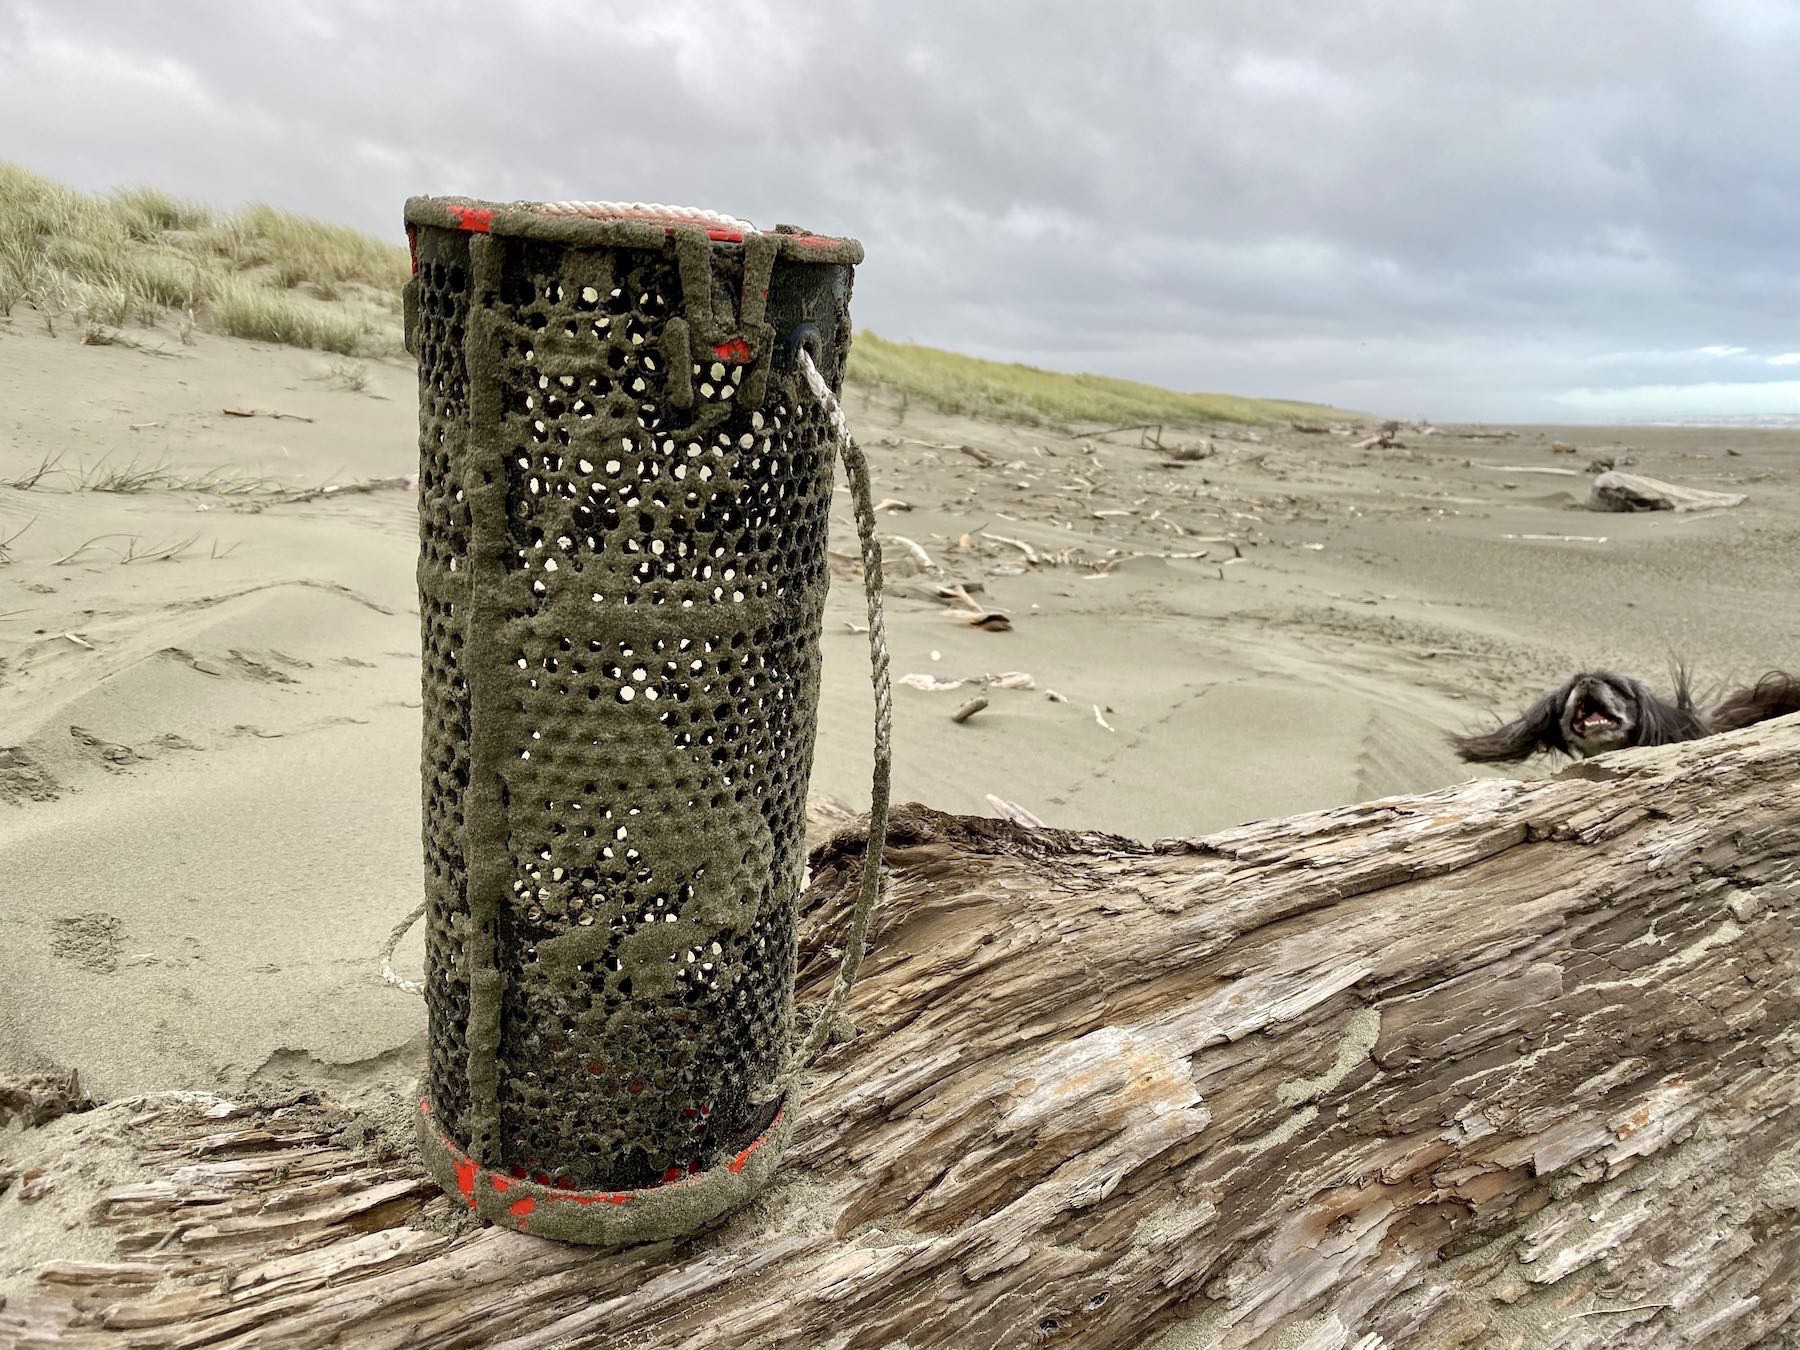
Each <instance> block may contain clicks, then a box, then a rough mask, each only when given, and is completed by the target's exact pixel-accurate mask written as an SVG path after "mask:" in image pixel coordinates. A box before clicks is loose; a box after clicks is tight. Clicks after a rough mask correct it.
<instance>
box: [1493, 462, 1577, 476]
mask: <svg viewBox="0 0 1800 1350" xmlns="http://www.w3.org/2000/svg"><path fill="white" fill-rule="evenodd" d="M1475 467H1476V468H1477V469H1481V470H1484V471H1485V472H1487V473H1535V474H1541V475H1543V476H1544V477H1547V478H1579V477H1581V470H1580V469H1555V468H1551V467H1549V466H1548V465H1544V464H1477V465H1476V466H1475Z"/></svg>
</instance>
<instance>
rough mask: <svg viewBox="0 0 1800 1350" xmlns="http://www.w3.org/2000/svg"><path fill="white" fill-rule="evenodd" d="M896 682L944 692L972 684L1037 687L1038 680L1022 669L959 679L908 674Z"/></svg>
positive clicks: (1012, 687)
mask: <svg viewBox="0 0 1800 1350" xmlns="http://www.w3.org/2000/svg"><path fill="white" fill-rule="evenodd" d="M895 683H896V684H900V685H904V686H906V688H908V689H917V690H920V691H921V692H923V693H927V694H944V693H948V692H949V691H950V690H952V689H962V688H965V687H966V686H968V685H971V684H973V685H978V686H980V687H981V688H982V689H1036V688H1037V681H1036V680H1035V679H1033V678H1032V677H1031V676H1030V675H1028V674H1027V673H1026V672H1025V671H1022V670H1009V671H1007V672H1006V673H1005V674H1002V675H965V676H963V677H962V678H961V679H958V680H952V679H946V678H944V677H943V676H941V675H921V674H908V675H902V676H900V678H899V679H897V680H896V681H895Z"/></svg>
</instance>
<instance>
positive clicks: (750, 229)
mask: <svg viewBox="0 0 1800 1350" xmlns="http://www.w3.org/2000/svg"><path fill="white" fill-rule="evenodd" d="M531 205H532V206H533V207H535V208H536V209H537V210H539V211H542V212H543V213H544V214H545V215H547V216H592V217H593V218H594V219H596V220H674V221H679V222H681V223H682V224H684V225H713V226H716V227H718V228H719V229H723V230H741V231H743V232H744V233H746V234H753V233H755V231H756V226H754V225H752V224H751V223H750V222H749V221H747V220H739V219H738V218H737V217H736V216H728V215H726V214H725V213H724V212H722V211H702V210H701V209H700V208H699V207H697V206H664V205H662V204H661V203H660V202H533V203H531Z"/></svg>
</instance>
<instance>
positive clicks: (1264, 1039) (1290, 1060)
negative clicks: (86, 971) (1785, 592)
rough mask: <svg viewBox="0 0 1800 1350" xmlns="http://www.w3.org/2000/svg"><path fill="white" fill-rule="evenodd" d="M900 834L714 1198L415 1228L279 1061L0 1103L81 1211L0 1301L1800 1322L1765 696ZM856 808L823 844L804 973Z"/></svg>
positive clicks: (1787, 755) (101, 1330)
mask: <svg viewBox="0 0 1800 1350" xmlns="http://www.w3.org/2000/svg"><path fill="white" fill-rule="evenodd" d="M890 847H891V853H892V860H893V866H894V880H893V890H892V897H891V900H890V902H889V904H888V906H887V909H886V911H885V913H884V914H883V916H882V918H881V919H880V921H879V925H878V929H877V934H876V942H875V946H874V948H873V951H872V954H871V957H870V959H869V963H868V965H867V966H866V967H865V975H864V979H863V982H862V984H861V985H860V986H859V988H858V990H857V993H856V995H855V997H854V999H853V1002H852V1015H853V1017H854V1020H855V1022H856V1024H857V1027H858V1030H859V1034H858V1035H857V1037H856V1038H855V1039H854V1040H853V1041H851V1042H850V1043H848V1044H845V1045H842V1046H840V1047H838V1048H836V1049H835V1050H833V1051H831V1052H830V1053H829V1054H828V1055H827V1056H826V1057H825V1058H824V1059H823V1060H822V1062H821V1064H820V1066H819V1069H818V1072H817V1073H816V1074H815V1075H813V1080H812V1086H811V1088H810V1091H809V1095H808V1097H807V1098H806V1099H805V1100H804V1101H803V1102H802V1104H801V1108H800V1126H799V1130H798V1133H797V1135H796V1137H795V1141H794V1144H793V1146H792V1148H791V1151H790V1154H789V1156H788V1158H787V1160H786V1161H784V1163H783V1170H782V1173H781V1176H780V1177H779V1178H778V1180H777V1182H776V1183H775V1184H774V1186H773V1187H772V1189H771V1192H770V1193H769V1195H768V1196H767V1197H765V1198H764V1199H763V1200H762V1201H760V1202H758V1204H757V1205H756V1206H755V1207H754V1208H753V1209H751V1210H750V1211H748V1212H746V1213H745V1214H742V1215H740V1216H738V1217H736V1218H735V1219H733V1220H731V1221H730V1222H729V1223H727V1224H726V1225H724V1226H723V1227H721V1228H719V1229H718V1230H716V1231H714V1232H712V1233H709V1234H705V1235H702V1236H700V1237H697V1238H694V1239H690V1240H687V1241H684V1242H681V1243H675V1244H659V1245H655V1246H648V1247H640V1248H634V1249H630V1250H627V1251H622V1252H616V1253H610V1254H608V1253H596V1252H593V1251H589V1250H582V1249H575V1248H569V1247H562V1246H556V1245H553V1244H550V1243H547V1242H544V1241H541V1240H539V1239H535V1238H531V1237H526V1236H522V1235H519V1234H515V1233H510V1232H499V1231H479V1232H462V1233H457V1232H455V1231H454V1224H451V1225H449V1230H448V1231H447V1230H446V1224H445V1220H446V1219H447V1218H449V1217H451V1210H452V1207H451V1206H450V1204H449V1202H448V1201H447V1200H445V1199H444V1198H442V1197H440V1196H437V1195H436V1194H435V1193H434V1191H433V1190H432V1188H431V1187H430V1186H429V1185H428V1184H426V1183H425V1182H424V1181H423V1179H422V1178H421V1176H420V1175H419V1173H418V1172H417V1171H416V1169H414V1168H413V1167H412V1166H411V1164H410V1162H409V1161H408V1160H407V1159H406V1158H405V1157H404V1156H403V1155H402V1156H399V1157H394V1156H391V1155H390V1156H388V1157H386V1158H383V1157H382V1156H381V1155H380V1154H379V1153H378V1152H376V1151H373V1150H372V1149H371V1148H369V1147H368V1146H366V1145H358V1144H356V1143H353V1142H352V1141H351V1139H350V1138H348V1137H346V1136H345V1135H344V1133H343V1130H342V1125H343V1122H342V1121H341V1120H339V1119H337V1118H336V1117H334V1116H333V1115H332V1114H331V1112H329V1111H326V1110H323V1109H321V1108H320V1107H318V1106H316V1105H312V1104H305V1103H302V1104H296V1105H293V1106H289V1107H286V1108H281V1109H271V1108H269V1107H267V1106H248V1105H220V1104H211V1105H210V1107H209V1104H208V1103H207V1102H206V1101H204V1100H195V1099H187V1100H180V1099H174V1098H158V1099H149V1100H139V1101H137V1102H135V1103H124V1104H118V1103H116V1104H113V1105H111V1106H108V1107H104V1108H102V1109H100V1110H98V1111H93V1112H88V1113H86V1114H85V1115H81V1116H77V1117H71V1118H69V1119H67V1120H64V1121H60V1122H57V1123H56V1124H54V1125H51V1126H48V1127H46V1128H45V1129H44V1130H41V1131H33V1132H28V1133H26V1134H24V1135H22V1136H15V1138H14V1139H13V1140H12V1146H13V1149H14V1152H16V1153H18V1152H20V1151H21V1149H22V1148H23V1146H24V1145H25V1144H27V1143H29V1141H30V1140H31V1139H32V1138H33V1137H34V1136H36V1137H39V1138H41V1139H43V1140H44V1141H46V1143H54V1144H55V1146H56V1147H57V1148H59V1149H61V1150H62V1152H61V1154H60V1156H59V1157H56V1158H53V1159H51V1160H50V1161H49V1162H48V1163H47V1164H45V1166H46V1167H47V1169H48V1170H47V1172H46V1173H45V1174H44V1176H45V1177H47V1178H48V1180H49V1182H50V1189H49V1190H48V1192H47V1193H41V1194H40V1198H38V1199H37V1200H35V1201H34V1202H32V1203H34V1204H35V1205H36V1206H38V1207H40V1210H41V1209H42V1207H49V1206H55V1205H58V1204H72V1203H74V1202H76V1201H77V1200H79V1199H81V1198H82V1197H87V1196H91V1197H94V1199H93V1200H92V1202H91V1203H92V1206H93V1214H94V1220H95V1222H96V1224H97V1225H98V1227H99V1230H100V1231H101V1232H103V1233H104V1234H106V1235H107V1238H108V1243H109V1247H110V1250H109V1252H108V1253H107V1254H106V1255H105V1257H104V1259H101V1258H94V1259H85V1258H84V1259H81V1260H68V1259H64V1260H60V1261H57V1262H55V1263H53V1264H50V1265H46V1266H44V1267H43V1268H42V1269H41V1270H39V1271H38V1272H37V1275H36V1278H35V1281H34V1282H33V1283H32V1284H31V1286H30V1287H29V1288H28V1289H27V1290H25V1291H24V1292H22V1293H20V1294H17V1295H16V1296H15V1297H14V1298H13V1299H12V1300H11V1302H10V1304H9V1305H8V1306H7V1307H6V1308H5V1309H4V1310H0V1344H6V1345H17V1346H34V1347H35V1346H50V1345H56V1346H65V1347H76V1348H77V1350H79V1348H80V1347H87V1346H115V1345H130V1346H144V1347H175V1346H181V1347H193V1346H203V1345H205V1346H215V1345H217V1346H252V1345H254V1346H282V1347H290V1346H291V1347H312V1346H324V1345H346V1346H356V1347H359V1350H360V1348H363V1347H368V1348H370V1350H374V1348H377V1347H399V1346H420V1345H432V1346H490V1345H491V1346H508V1347H549V1346H604V1345H610V1344H620V1345H630V1346H645V1347H647V1346H694V1345H715V1344H717V1345H746V1346H795V1347H808V1348H809V1350H810V1348H811V1347H819V1346H827V1347H843V1348H848V1347H888V1346H900V1345H906V1346H911V1347H924V1346H956V1347H975V1346H990V1345H1001V1346H1016V1345H1017V1346H1023V1345H1055V1344H1064V1345H1071V1346H1113V1345H1117V1346H1137V1345H1145V1344H1149V1345H1153V1346H1161V1347H1165V1348H1166V1350H1175V1348H1177V1347H1180V1348H1182V1350H1186V1348H1188V1347H1199V1346H1208V1345H1214V1344H1218V1345H1226V1346H1274V1345H1277V1344H1280V1345H1284V1346H1292V1345H1304V1346H1306V1347H1308V1348H1309V1350H1336V1348H1337V1347H1357V1348H1358V1350H1373V1348H1374V1347H1379V1346H1482V1347H1487V1346H1520V1347H1524V1346H1533V1347H1536V1346H1555V1347H1596V1348H1597V1347H1664V1346H1680V1345H1701V1346H1723V1347H1737V1346H1752V1345H1755V1346H1795V1345H1800V951H1797V948H1796V918H1797V916H1800V719H1793V718H1790V719H1787V721H1785V722H1781V723H1770V724H1765V725H1763V726H1759V727H1755V728H1752V729H1750V730H1748V731H1745V732H1739V733H1735V734H1733V735H1731V736H1726V737H1716V738H1713V739H1710V740H1705V741H1699V742H1694V743H1691V744H1688V745H1683V746H1675V747H1670V748H1667V749H1663V750H1654V751H1638V752H1630V753H1627V754H1625V755H1619V756H1611V757H1607V758H1604V759H1601V760H1595V761H1588V762H1586V763H1584V764H1582V765H1579V766H1577V767H1576V768H1575V769H1573V770H1571V771H1570V773H1569V774H1567V775H1565V776H1563V777H1561V778H1557V779H1550V780H1544V781H1539V782H1534V783H1529V784H1522V783H1516V782H1511V781H1506V780H1483V781H1480V782H1475V783H1470V784H1468V785H1466V786H1463V787H1459V788H1455V789H1451V790H1447V791H1443V792H1438V793H1433V794H1429V795H1426V796H1421V797H1412V798H1395V799H1391V800H1386V801H1379V802H1372V803H1367V804H1364V805H1360V806H1353V807H1349V808H1345V809H1343V810H1337V811H1329V812H1323V813H1319V814H1315V815H1309V816H1302V817H1296V818H1292V819H1287V820H1276V821H1264V822H1260V823H1257V824H1253V825H1248V826H1245V827H1242V828H1240V829H1236V830H1231V831H1227V832H1225V833H1223V834H1218V835H1213V836H1211V837H1209V838H1206V839H1203V840H1195V841H1182V840H1175V841H1164V842H1161V843H1158V844H1155V845H1146V844H1139V843H1134V842H1132V841H1130V840H1126V839H1121V838H1118V837H1115V836H1111V835H1102V834H1089V833H1071V832H1062V831H1031V830H1026V829H1023V828H1020V827H1018V826H1015V825H1012V824H1009V823H1005V822H999V821H987V820H975V819H969V818H956V817H950V816H945V815H941V814H939V813H936V812H932V811H928V810H925V809H923V808H910V809H907V810H905V811H902V812H900V813H898V815H897V817H896V820H895V822H894V828H893V830H892V832H891V837H890ZM861 848H862V843H861V840H860V839H859V838H857V836H856V835H855V834H854V833H847V834H841V835H839V836H838V837H836V838H835V839H833V840H832V841H830V842H828V843H827V844H825V845H824V846H822V847H821V848H820V849H819V850H818V851H817V852H816V853H815V855H814V872H815V876H814V882H813V885H812V887H811V889H810V890H809V891H808V893H807V897H806V904H807V906H808V921H809V927H808V937H807V951H808V953H809V955H808V958H807V960H806V961H805V964H804V971H803V981H804V984H805V986H806V989H807V990H808V991H810V993H811V994H812V995H814V996H817V995H819V994H821V993H822V992H823V990H824V988H825V987H826V985H827V983H828V981H829V975H830V970H831V967H832V965H833V963H834V961H835V953H834V952H833V950H832V949H831V946H830V937H831V934H832V933H833V932H834V931H841V928H842V925H843V922H844V920H845V919H846V917H847V913H848V905H849V903H850V901H851V899H852V896H853V892H854V885H855V871H856V863H857V860H858V858H859V857H860V854H861ZM209 1110H210V1115H211V1117H212V1118H208V1112H209ZM109 1149H110V1150H112V1155H116V1156H117V1157H118V1158H120V1159H123V1160H124V1163H121V1164H120V1165H121V1166H124V1164H125V1163H128V1164H129V1167H128V1169H127V1170H126V1172H125V1173H124V1174H123V1175H122V1176H117V1175H110V1174H109V1177H110V1179H108V1180H106V1181H105V1182H104V1183H98V1182H94V1181H92V1179H91V1178H90V1179H89V1180H88V1181H87V1182H85V1183H80V1184H78V1181H79V1178H78V1177H77V1176H76V1173H77V1172H78V1171H79V1169H80V1167H81V1160H82V1159H84V1158H86V1159H88V1160H89V1164H90V1165H89V1171H90V1172H91V1171H92V1170H93V1168H92V1165H91V1160H92V1159H93V1158H94V1157H95V1156H99V1155H100V1154H101V1153H103V1152H104V1151H105V1150H109ZM109 1156H110V1155H109ZM21 1157H22V1154H21ZM14 1166H15V1168H26V1166H27V1165H26V1163H25V1162H23V1161H21V1162H19V1163H15V1164H14ZM59 1169H62V1170H64V1171H67V1172H68V1173H69V1174H70V1176H69V1181H68V1184H67V1185H66V1186H59V1185H57V1184H56V1182H57V1178H58V1175H59ZM105 1170H106V1169H102V1171H105ZM23 1174H24V1173H23V1171H21V1175H23ZM43 1179H44V1177H40V1178H39V1180H40V1181H42V1180H43ZM84 1185H85V1189H84V1188H83V1187H84ZM22 1203H23V1202H21V1201H19V1200H18V1199H17V1197H0V1221H5V1222H6V1223H7V1225H8V1226H7V1228H6V1229H3V1230H0V1258H4V1259H5V1260H6V1261H11V1260H17V1259H18V1258H19V1255H20V1252H19V1250H18V1245H17V1244H18V1243H19V1242H20V1241H21V1240H22V1239H20V1238H19V1237H18V1236H16V1234H17V1233H19V1232H21V1231H24V1230H22V1229H19V1228H18V1227H17V1226H15V1225H12V1224H11V1222H10V1221H11V1218H12V1216H13V1214H14V1212H15V1208H16V1207H17V1206H20V1205H22ZM21 1212H22V1211H21ZM9 1243H10V1244H12V1245H11V1247H10V1248H9ZM3 1263H4V1262H3V1261H0V1264H3Z"/></svg>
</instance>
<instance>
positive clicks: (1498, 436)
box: [1451, 430, 1519, 441]
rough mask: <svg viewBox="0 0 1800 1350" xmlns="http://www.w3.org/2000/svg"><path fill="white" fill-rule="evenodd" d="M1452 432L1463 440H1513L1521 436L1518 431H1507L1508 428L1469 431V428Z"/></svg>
mask: <svg viewBox="0 0 1800 1350" xmlns="http://www.w3.org/2000/svg"><path fill="white" fill-rule="evenodd" d="M1451 434H1452V435H1454V436H1457V437H1460V438H1461V439H1462V440H1465V441H1512V440H1517V439H1518V436H1519V433H1518V432H1516V431H1507V430H1500V431H1468V430H1465V431H1456V432H1452V433H1451Z"/></svg>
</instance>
